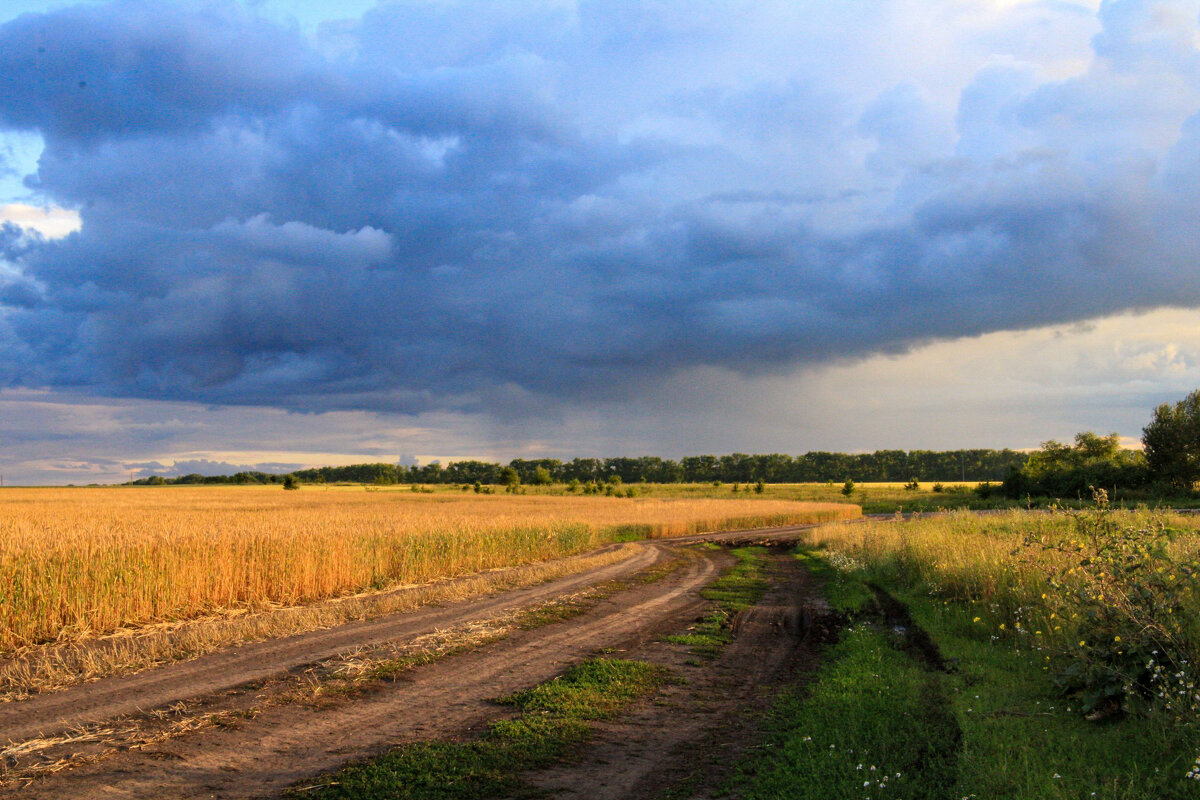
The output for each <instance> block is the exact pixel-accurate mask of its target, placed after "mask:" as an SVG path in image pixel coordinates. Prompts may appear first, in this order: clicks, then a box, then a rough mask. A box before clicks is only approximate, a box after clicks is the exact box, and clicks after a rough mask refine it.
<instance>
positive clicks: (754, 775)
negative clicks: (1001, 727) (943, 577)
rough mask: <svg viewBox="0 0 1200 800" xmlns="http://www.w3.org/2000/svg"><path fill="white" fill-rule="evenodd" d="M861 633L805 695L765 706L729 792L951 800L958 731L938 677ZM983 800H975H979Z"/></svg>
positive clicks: (764, 799)
mask: <svg viewBox="0 0 1200 800" xmlns="http://www.w3.org/2000/svg"><path fill="white" fill-rule="evenodd" d="M889 639H890V636H889V635H887V634H885V633H881V632H878V631H875V630H872V629H870V628H868V627H865V626H856V627H854V628H851V629H850V630H849V631H847V633H846V635H845V636H844V637H843V639H842V641H841V642H840V643H839V644H838V645H836V646H835V647H834V648H833V650H832V651H831V652H830V654H829V656H828V658H827V661H826V664H825V666H824V667H823V668H822V669H821V670H820V672H819V674H818V676H817V679H816V682H815V683H814V684H813V685H812V686H811V687H810V689H811V690H810V691H805V690H804V689H801V688H794V689H791V690H789V691H787V692H785V694H784V695H783V696H782V697H781V698H780V699H779V700H778V701H776V703H775V704H774V706H773V708H772V710H771V713H770V716H769V718H768V721H767V725H766V739H765V741H764V742H763V743H762V744H761V745H760V746H759V747H758V748H757V749H755V750H754V751H753V753H754V755H751V756H750V757H749V758H748V759H747V760H746V761H744V762H743V763H742V764H741V765H740V767H739V770H738V773H737V774H736V775H735V777H734V778H733V781H732V786H731V789H732V790H733V791H734V793H735V794H736V796H737V797H740V798H744V800H768V798H769V799H771V800H774V799H775V798H790V799H792V800H805V799H806V798H811V800H862V799H863V798H871V797H882V798H889V797H895V798H910V799H911V800H916V799H918V798H920V799H922V800H925V799H927V800H934V799H935V798H936V799H937V800H943V799H944V800H950V798H957V797H960V795H957V794H955V790H954V786H955V775H956V772H955V770H956V759H957V742H958V727H957V725H956V723H955V720H954V718H953V716H952V715H951V714H950V713H949V711H948V707H947V699H946V696H945V692H946V687H945V680H944V676H942V675H941V674H938V673H933V672H930V671H929V670H927V669H926V668H925V666H924V665H922V664H920V663H918V662H916V661H914V660H913V659H912V658H911V657H910V656H908V655H906V654H905V653H904V652H901V651H900V650H897V649H896V648H894V647H893V646H892V643H891V641H889ZM982 796H983V795H981V797H982Z"/></svg>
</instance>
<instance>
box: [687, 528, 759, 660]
mask: <svg viewBox="0 0 1200 800" xmlns="http://www.w3.org/2000/svg"><path fill="white" fill-rule="evenodd" d="M733 555H734V557H735V558H736V559H737V563H736V564H735V565H734V567H733V569H731V570H729V572H727V573H726V574H725V575H723V576H721V577H720V578H718V579H717V580H716V581H714V582H713V584H712V585H711V586H709V587H708V588H707V589H705V590H703V591H702V592H701V593H700V594H701V596H702V597H704V598H705V599H706V600H710V601H712V602H713V603H714V606H713V608H712V610H710V611H709V612H708V613H707V614H705V616H704V619H702V620H701V621H700V622H698V623H697V624H695V625H693V626H691V627H690V628H689V629H688V631H687V633H683V634H680V635H678V636H669V637H667V641H669V642H672V643H673V644H683V645H687V646H689V647H691V648H692V651H693V652H694V653H695V654H696V655H702V656H707V657H709V658H711V657H714V656H716V655H717V654H718V653H720V652H721V650H722V648H724V647H725V645H727V644H729V643H730V642H731V641H733V632H732V630H731V627H730V626H731V624H732V622H733V617H734V615H736V614H737V613H738V612H739V611H745V610H746V609H748V608H750V607H751V606H753V605H754V604H756V603H757V602H758V601H759V600H760V599H762V595H763V592H764V591H766V588H767V581H766V578H765V577H764V576H763V565H764V564H765V563H766V550H765V549H764V548H761V547H739V548H737V549H735V550H734V551H733Z"/></svg>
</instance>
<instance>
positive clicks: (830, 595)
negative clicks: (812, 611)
mask: <svg viewBox="0 0 1200 800" xmlns="http://www.w3.org/2000/svg"><path fill="white" fill-rule="evenodd" d="M794 556H795V558H796V560H797V561H799V562H800V563H801V564H803V565H804V568H805V569H807V570H808V571H809V573H810V574H811V575H813V576H814V577H815V578H817V579H818V580H819V581H821V587H822V592H823V593H824V594H825V599H826V600H828V601H829V606H830V608H832V609H833V610H834V611H836V612H838V613H839V614H844V615H846V616H849V617H854V616H856V615H858V614H860V613H862V612H863V611H864V610H865V609H866V608H867V607H868V606H869V605H870V604H871V601H872V600H873V599H874V597H875V594H874V592H872V591H871V589H870V587H868V586H867V585H866V584H865V583H863V582H862V581H861V580H858V579H857V578H856V577H855V576H854V575H853V573H851V572H847V571H845V570H840V569H836V568H835V567H834V566H833V565H832V564H830V563H829V560H828V557H829V554H825V557H822V556H821V555H820V554H819V553H818V551H816V550H814V549H812V548H808V547H804V546H801V547H799V548H797V550H796V552H795V553H794Z"/></svg>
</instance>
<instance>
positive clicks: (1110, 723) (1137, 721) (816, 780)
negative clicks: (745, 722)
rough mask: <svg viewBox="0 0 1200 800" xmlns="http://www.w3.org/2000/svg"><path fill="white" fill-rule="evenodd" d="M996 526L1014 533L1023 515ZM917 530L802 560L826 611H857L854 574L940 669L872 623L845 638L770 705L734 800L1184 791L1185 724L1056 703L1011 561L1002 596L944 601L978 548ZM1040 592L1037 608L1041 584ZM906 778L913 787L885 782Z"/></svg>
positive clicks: (1004, 535)
mask: <svg viewBox="0 0 1200 800" xmlns="http://www.w3.org/2000/svg"><path fill="white" fill-rule="evenodd" d="M1036 522H1037V520H1035V519H1031V520H1030V521H1029V524H1034V523H1036ZM979 524H980V525H982V524H983V523H979ZM1005 524H1007V525H1012V526H1016V527H1017V528H1023V527H1024V525H1025V522H1024V521H1022V520H1016V519H1012V520H1006V522H1005ZM927 527H928V526H925V527H920V526H913V527H911V528H909V527H907V526H904V527H897V528H896V530H895V531H893V533H894V534H895V542H894V543H891V544H888V543H887V542H886V540H885V539H884V538H883V537H882V536H881V534H882V533H883V531H878V532H876V531H874V530H873V531H871V532H870V533H871V534H874V535H870V536H869V538H868V539H866V540H863V542H865V544H864V543H863V542H859V543H858V544H857V546H855V547H843V546H841V545H842V542H841V541H839V540H838V539H837V538H836V537H831V538H830V539H829V540H828V546H829V549H827V550H823V551H815V550H814V551H809V552H807V553H804V554H802V555H801V558H803V559H805V560H806V563H809V564H810V565H811V567H812V568H813V569H814V571H816V572H817V573H818V574H820V575H821V576H822V577H825V579H826V581H825V583H826V587H827V591H828V592H829V597H830V601H831V605H834V606H835V607H838V608H839V610H842V611H853V610H854V609H855V607H856V606H857V608H859V609H860V610H862V609H868V608H869V604H870V598H869V592H870V590H869V588H868V587H867V585H866V581H867V580H870V581H873V582H877V583H878V584H880V585H882V586H883V587H884V588H886V589H887V590H888V591H889V592H890V593H891V594H892V595H893V596H894V597H896V598H898V599H899V600H901V601H903V602H904V604H905V605H906V606H907V610H908V613H909V614H910V616H911V617H912V620H913V621H914V622H915V623H916V625H917V626H919V627H920V628H921V629H922V630H924V631H925V632H926V633H928V634H929V636H930V637H931V639H932V640H933V642H934V643H936V645H937V648H938V650H939V651H940V654H941V656H942V657H943V658H944V660H945V663H947V664H949V665H951V668H952V671H951V672H949V673H942V672H939V671H937V670H936V669H935V665H931V664H928V663H922V662H921V661H917V660H913V659H912V658H911V657H908V656H906V655H905V654H904V653H903V652H901V651H900V650H898V649H897V648H896V646H895V645H896V644H897V643H898V641H899V639H898V637H896V636H894V635H893V634H892V632H891V630H890V628H889V627H888V626H886V625H879V624H877V626H876V627H877V630H872V629H866V628H862V627H859V628H855V629H852V630H851V631H850V632H849V633H848V634H847V635H846V637H845V639H844V640H843V642H842V643H841V644H839V645H838V646H837V647H836V648H835V649H834V650H833V651H832V652H831V654H830V659H829V661H828V662H827V665H826V667H825V668H824V669H823V670H822V672H821V673H820V675H819V678H818V680H817V682H816V683H815V684H814V685H813V686H812V687H811V688H810V689H809V690H808V691H807V692H793V693H792V694H790V695H788V696H786V697H785V698H784V699H783V700H781V701H780V704H779V705H778V706H777V708H776V710H775V713H774V715H773V717H772V723H771V726H770V728H769V730H770V737H771V738H770V740H769V742H768V747H767V748H765V749H764V751H763V754H762V755H760V756H758V757H757V758H756V759H755V760H753V761H751V762H750V763H748V764H747V765H745V768H744V770H743V772H744V773H745V775H744V776H743V778H742V779H741V781H742V786H741V788H742V790H743V791H742V795H743V796H745V797H748V798H754V797H783V796H786V797H833V798H836V797H847V798H848V797H860V798H865V797H876V798H879V797H909V798H913V797H917V798H920V797H928V798H941V797H954V798H976V797H977V798H985V797H986V798H1002V799H1003V798H1009V799H1011V800H1026V799H1027V798H1037V799H1038V800H1067V799H1068V798H1100V799H1101V800H1149V798H1155V799H1156V800H1157V799H1159V798H1161V799H1163V800H1176V799H1177V798H1178V799H1179V800H1182V799H1183V798H1191V797H1195V796H1196V795H1197V792H1196V789H1197V786H1196V781H1195V780H1189V779H1188V773H1189V769H1190V768H1191V767H1192V765H1193V761H1194V759H1195V756H1196V754H1197V753H1198V752H1200V729H1198V727H1197V725H1196V723H1195V722H1194V721H1193V722H1185V723H1184V724H1180V723H1179V721H1178V720H1174V721H1173V720H1171V719H1168V718H1166V717H1165V716H1164V715H1162V714H1157V713H1138V712H1134V713H1129V714H1125V715H1122V714H1115V715H1112V716H1110V717H1108V718H1106V719H1105V720H1104V721H1100V722H1097V721H1089V720H1088V719H1087V718H1085V715H1084V713H1083V711H1084V710H1083V708H1081V701H1080V699H1078V698H1075V699H1069V698H1065V697H1064V696H1063V695H1062V694H1061V693H1060V692H1059V691H1058V690H1057V688H1056V685H1055V681H1054V677H1055V674H1056V672H1057V671H1058V670H1059V669H1060V668H1061V664H1060V663H1058V662H1059V656H1058V654H1057V651H1056V649H1055V648H1054V647H1053V646H1051V645H1050V643H1049V641H1048V640H1049V639H1050V636H1049V635H1048V634H1049V633H1050V629H1049V628H1046V627H1045V625H1044V624H1043V625H1033V624H1031V623H1030V620H1031V619H1033V618H1035V617H1036V609H1035V608H1033V606H1034V605H1036V604H1037V602H1038V597H1039V595H1037V594H1033V595H1032V599H1029V598H1027V597H1026V595H1025V594H1021V593H1020V592H1019V589H1020V588H1021V587H1022V586H1024V583H1022V582H1021V581H1020V580H1018V578H1017V577H1014V574H1013V573H1014V571H1015V569H1016V567H1015V566H1014V564H1013V561H1012V558H1011V557H1009V559H1008V560H1007V562H1006V561H1005V559H1004V558H1002V557H997V558H996V561H995V563H996V565H997V566H996V567H995V571H996V576H997V577H996V585H997V586H998V587H1000V588H998V589H996V590H995V591H994V594H993V595H992V596H991V599H990V600H989V601H987V602H983V601H981V600H975V601H971V600H969V599H956V597H955V595H954V594H952V593H951V590H950V582H951V580H953V579H954V578H958V579H959V580H961V579H962V578H963V576H962V575H957V576H953V575H952V570H953V569H954V565H957V564H960V563H961V564H967V563H970V564H972V565H973V569H974V570H975V572H973V573H972V575H973V580H974V581H975V583H974V584H973V585H975V586H979V585H990V584H985V582H983V580H982V577H981V576H982V573H983V570H984V565H985V564H986V563H988V561H987V556H988V554H989V553H990V552H991V551H990V550H989V549H988V548H987V547H986V546H985V545H986V542H985V541H984V540H983V539H978V540H975V539H971V538H970V537H969V536H968V535H967V534H968V532H967V531H959V532H958V533H959V534H960V535H959V536H957V537H946V538H944V539H939V540H937V541H936V542H934V541H928V542H927V541H924V540H923V539H921V538H920V537H921V536H922V535H923V533H922V532H923V531H924V530H925V528H927ZM992 535H994V536H996V537H998V541H997V544H1003V545H1004V546H1003V548H1001V549H1002V550H1003V554H1005V555H1007V554H1008V553H1009V552H1010V551H1012V550H1013V548H1014V546H1015V545H1014V543H1013V542H1014V539H1013V537H1012V534H1011V532H1005V531H998V532H996V533H994V534H992ZM855 541H856V542H857V541H858V540H857V539H856V540H855ZM1016 541H1018V542H1019V541H1020V540H1019V539H1018V540H1016ZM935 545H936V547H935ZM922 548H928V552H927V553H926V552H925V550H923V549H922ZM997 552H999V551H997ZM925 558H927V559H928V561H927V562H926V561H925V560H923V559H925ZM956 559H957V560H956ZM964 569H965V568H964ZM918 576H920V577H918ZM1046 588H1047V593H1042V594H1041V595H1040V598H1041V601H1042V602H1047V597H1048V592H1049V590H1050V589H1051V588H1052V587H1050V586H1047V587H1046ZM1010 594H1012V595H1016V596H1019V597H1021V598H1022V602H1024V603H1025V605H1024V606H1020V607H1019V608H1017V611H1022V612H1023V614H1024V616H1023V617H1022V616H1020V615H1018V616H1017V620H1018V622H1017V623H1014V622H1012V621H1011V618H1010V622H1009V623H1008V624H1007V625H1005V624H999V625H997V624H996V622H995V620H992V619H990V618H989V617H991V616H993V615H995V614H997V613H998V612H997V611H996V610H995V609H997V608H1000V607H1004V606H1005V605H1006V603H1007V602H1009V601H1010V600H1011V598H1010V596H1009V595H1010ZM976 596H978V595H976ZM965 597H966V595H964V598H965ZM1067 616H1069V615H1067ZM869 617H870V614H869V613H868V614H865V615H864V616H863V618H864V619H867V618H869ZM1021 619H1024V620H1025V625H1024V626H1022V625H1021V624H1019V622H1020V620H1021ZM1050 621H1051V622H1053V621H1054V619H1053V618H1050ZM1014 628H1015V631H1014V630H1013V629H1014ZM1034 628H1039V629H1036V630H1035V629H1034ZM1043 628H1044V630H1043ZM1082 644H1083V642H1082V641H1081V642H1080V645H1082ZM914 701H916V705H913V703H914ZM952 731H958V732H960V734H961V735H960V736H954V735H950V733H949V732H952ZM851 750H853V753H851V752H850V751H851ZM922 754H923V755H922ZM905 762H908V763H910V764H915V765H916V766H910V767H909V768H908V770H907V771H906V770H905V768H904V767H903V766H900V765H901V764H903V763H905ZM860 763H861V764H863V765H864V766H863V773H859V770H858V764H860ZM872 765H875V766H876V767H877V770H876V772H877V773H879V774H880V775H882V774H884V772H886V774H888V775H891V776H892V777H891V778H890V779H889V782H888V787H887V790H886V792H885V791H883V790H882V788H881V786H880V783H881V781H880V779H879V778H878V777H876V775H875V774H873V773H872V774H868V773H871V770H870V767H871V766H872ZM896 772H899V773H900V774H901V779H897V778H895V773H896ZM908 778H912V779H913V782H912V783H905V784H904V785H902V784H901V783H900V782H899V781H900V780H902V779H903V780H905V781H907V780H908ZM927 779H928V780H927Z"/></svg>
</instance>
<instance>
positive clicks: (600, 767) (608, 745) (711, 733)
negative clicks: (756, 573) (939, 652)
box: [530, 552, 836, 800]
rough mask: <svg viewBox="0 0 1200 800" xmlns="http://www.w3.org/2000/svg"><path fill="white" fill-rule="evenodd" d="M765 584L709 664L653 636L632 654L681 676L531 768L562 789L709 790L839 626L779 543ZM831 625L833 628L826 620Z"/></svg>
mask: <svg viewBox="0 0 1200 800" xmlns="http://www.w3.org/2000/svg"><path fill="white" fill-rule="evenodd" d="M768 572H769V577H770V583H769V588H768V590H767V592H766V594H765V596H764V597H763V599H762V601H761V602H759V603H758V605H756V606H755V607H754V608H751V609H750V610H748V611H746V612H743V613H742V614H740V615H738V617H736V618H735V620H734V633H735V638H734V640H733V642H732V643H731V644H730V645H729V646H728V647H726V649H725V650H724V652H722V653H721V655H720V656H719V657H718V658H717V659H716V660H715V661H714V662H711V663H697V662H696V660H695V659H694V658H690V657H689V653H688V651H687V649H686V648H679V647H672V646H670V645H669V644H666V643H663V642H654V643H649V644H647V645H645V646H643V647H642V648H639V649H638V650H636V651H634V652H632V653H630V654H629V655H630V657H632V658H638V659H645V660H648V661H653V662H656V663H665V664H667V665H669V666H670V667H671V669H672V671H673V672H674V673H675V674H676V675H678V676H679V677H681V678H682V679H683V680H680V681H678V682H676V683H674V684H672V685H671V686H669V687H668V688H667V689H666V690H665V691H664V692H662V693H661V694H660V695H659V696H658V697H656V698H655V701H654V702H653V703H649V704H645V705H644V706H643V707H642V708H641V709H640V710H638V711H637V712H636V713H634V714H631V715H629V716H628V717H626V718H624V719H621V720H619V721H617V722H614V723H609V724H607V725H605V726H603V731H602V734H601V735H600V737H599V738H598V740H597V741H592V742H589V743H588V744H587V745H586V754H585V755H584V756H583V757H582V758H580V759H579V760H578V761H577V762H575V763H567V764H563V765H560V766H556V767H553V768H551V769H549V770H545V771H544V772H542V773H539V774H536V775H533V776H531V777H530V782H531V783H532V784H533V785H534V786H535V787H536V788H538V789H541V790H543V791H545V792H547V793H548V794H549V795H550V796H552V797H556V798H567V799H568V800H573V799H574V798H587V800H656V799H657V798H661V797H663V796H664V792H665V791H666V790H667V789H668V788H669V789H671V795H670V796H672V797H680V798H682V797H688V798H701V797H708V796H711V795H712V794H713V793H714V792H716V790H718V789H719V788H720V787H721V784H722V783H723V782H724V780H725V779H726V778H727V777H728V776H729V771H730V769H731V768H732V767H733V766H734V765H735V764H736V763H737V761H738V756H739V755H740V754H741V753H742V752H744V751H745V750H746V749H747V748H749V747H754V746H757V742H756V740H757V736H758V727H759V725H760V722H761V717H762V715H763V714H764V713H765V712H766V710H767V708H768V706H769V705H770V703H771V701H772V700H773V699H774V698H775V697H776V695H777V692H778V691H779V689H780V688H781V687H783V686H784V685H793V686H794V685H795V684H796V681H797V680H802V679H803V678H804V677H805V676H807V675H811V674H812V673H813V672H814V671H815V669H816V667H817V665H818V663H819V660H820V656H821V652H822V650H823V647H824V646H825V644H827V643H828V642H829V641H830V640H832V639H833V638H835V636H836V634H835V632H834V629H835V628H836V625H835V624H834V622H833V620H832V618H831V617H830V615H829V611H828V607H827V605H826V604H825V601H824V598H823V596H822V595H821V593H820V591H819V587H818V586H817V584H816V581H815V580H814V579H813V578H812V577H811V576H810V575H809V574H808V573H807V572H806V571H805V570H804V569H803V567H801V566H800V564H799V563H798V562H797V561H796V560H795V559H792V558H789V557H788V556H787V555H786V554H784V553H781V552H776V553H771V554H770V555H769V556H768ZM830 626H833V627H830Z"/></svg>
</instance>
